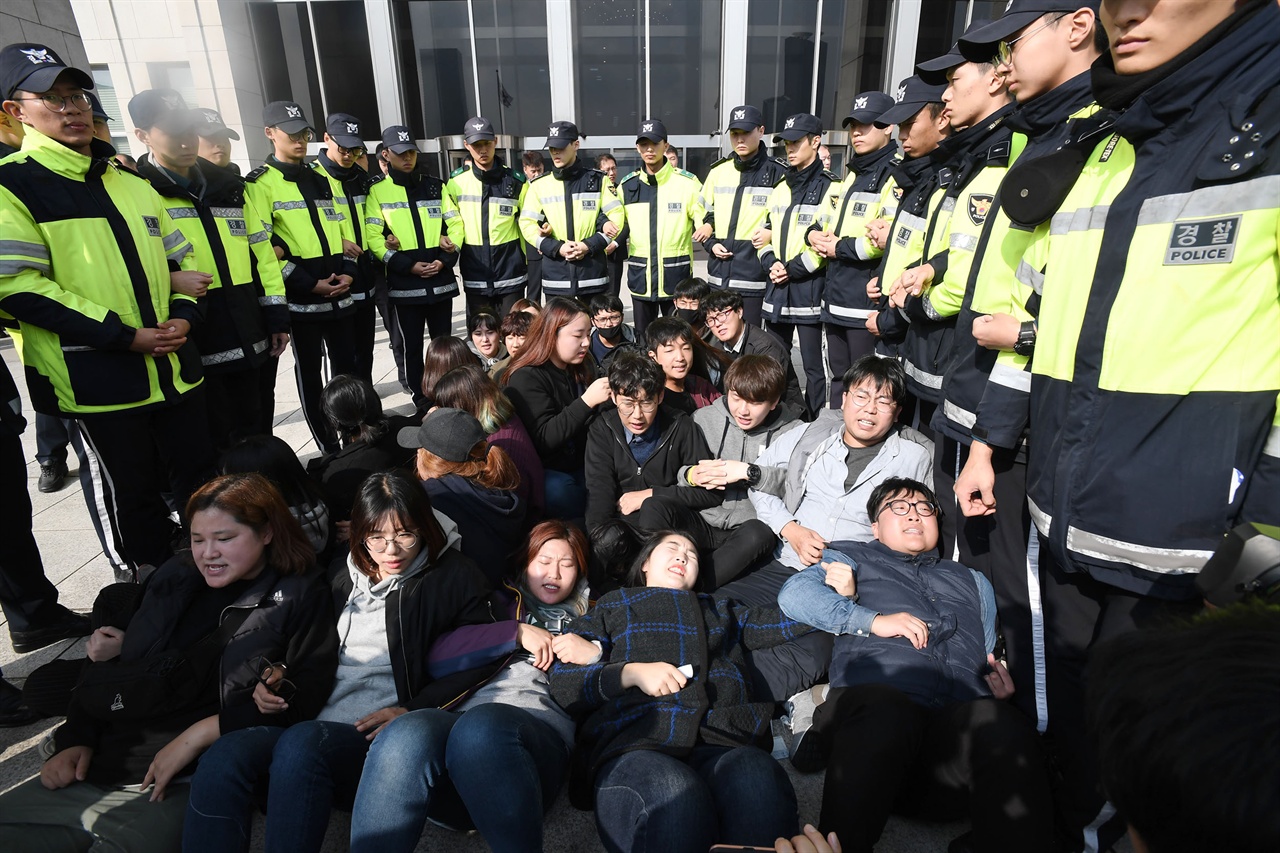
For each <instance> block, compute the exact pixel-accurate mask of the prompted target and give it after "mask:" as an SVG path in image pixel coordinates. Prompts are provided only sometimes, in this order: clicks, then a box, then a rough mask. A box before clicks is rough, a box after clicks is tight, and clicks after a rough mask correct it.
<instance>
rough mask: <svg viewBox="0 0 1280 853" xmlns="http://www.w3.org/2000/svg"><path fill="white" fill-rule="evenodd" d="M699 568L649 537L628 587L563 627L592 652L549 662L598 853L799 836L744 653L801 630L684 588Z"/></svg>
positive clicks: (666, 852)
mask: <svg viewBox="0 0 1280 853" xmlns="http://www.w3.org/2000/svg"><path fill="white" fill-rule="evenodd" d="M698 571H699V562H698V549H697V546H696V545H695V544H694V542H693V541H692V540H690V539H689V538H688V537H686V536H684V535H683V534H680V533H675V532H672V531H661V532H658V533H656V534H654V535H653V536H652V538H651V539H650V541H649V542H648V543H647V544H646V545H645V547H644V549H643V550H642V551H641V553H640V554H639V556H638V557H637V558H636V560H635V563H634V568H633V571H632V576H631V585H630V587H629V588H625V589H619V590H615V591H613V592H610V593H608V594H607V595H605V596H603V597H602V598H601V599H600V600H599V601H598V602H597V604H596V606H595V608H593V609H592V610H591V611H590V612H589V613H587V615H585V616H583V617H580V618H578V619H576V620H574V623H573V625H572V626H571V627H570V631H571V632H572V633H574V634H578V635H580V636H582V637H585V638H586V639H588V640H593V641H596V642H599V643H600V644H601V650H602V657H601V659H600V660H599V661H597V662H594V663H590V664H585V665H583V664H569V663H557V664H556V665H555V666H554V667H553V668H552V670H551V692H552V695H553V696H554V697H555V699H556V701H557V702H559V703H560V705H561V706H563V707H564V708H565V710H567V711H568V712H569V713H570V714H571V715H573V716H574V718H575V719H577V720H578V721H579V732H578V760H576V761H575V763H574V766H573V768H572V769H571V771H570V780H569V794H570V798H571V799H572V801H573V802H574V804H575V805H577V806H578V807H579V808H592V807H594V809H595V814H596V827H597V829H598V830H599V833H600V838H601V840H602V841H603V842H604V845H605V848H606V849H607V850H609V851H622V850H628V851H655V853H656V852H657V851H662V853H682V852H683V851H690V853H693V852H694V851H696V853H704V851H706V850H708V849H709V848H710V847H711V845H712V844H713V843H716V842H724V843H732V844H752V845H757V846H765V845H772V844H773V841H774V839H776V838H778V837H779V836H791V835H793V834H794V833H795V831H796V824H797V815H796V798H795V792H794V791H793V790H792V787H791V782H790V780H789V779H788V778H787V774H786V773H785V771H783V769H782V767H781V766H780V765H779V764H778V763H777V762H776V761H774V759H773V758H772V757H771V756H770V754H769V752H768V748H769V743H770V738H769V720H770V717H771V716H772V704H771V703H769V702H761V701H759V699H758V698H757V697H756V696H754V695H753V694H752V688H751V679H750V678H749V677H748V676H747V674H746V672H745V668H744V655H745V653H746V652H747V650H750V649H761V648H765V647H769V646H775V645H777V644H780V643H785V642H786V641H788V640H790V639H793V638H794V637H796V636H799V635H800V634H801V633H803V632H806V631H808V630H809V629H808V628H807V627H806V626H803V625H800V624H798V623H795V622H792V621H791V620H789V619H786V618H785V617H783V616H782V614H781V613H780V612H779V611H778V610H777V608H760V609H747V608H745V607H741V606H739V605H737V604H734V603H733V602H730V601H726V600H724V599H721V598H718V597H717V598H712V597H711V596H709V595H699V594H695V593H693V592H692V591H691V590H693V588H694V587H695V585H696V584H697V580H698ZM762 747H763V748H762Z"/></svg>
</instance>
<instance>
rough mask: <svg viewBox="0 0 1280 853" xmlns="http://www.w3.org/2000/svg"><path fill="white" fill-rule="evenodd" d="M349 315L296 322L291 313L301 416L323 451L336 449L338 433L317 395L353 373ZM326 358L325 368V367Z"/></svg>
mask: <svg viewBox="0 0 1280 853" xmlns="http://www.w3.org/2000/svg"><path fill="white" fill-rule="evenodd" d="M353 330H354V326H353V322H352V318H351V316H350V315H348V316H346V317H341V318H329V319H325V320H303V321H299V319H298V315H297V314H295V315H294V316H293V332H292V337H291V338H290V343H292V344H293V361H294V364H293V372H294V376H295V378H296V379H297V382H298V398H299V399H300V400H301V402H302V415H303V417H304V418H306V421H307V427H308V428H309V429H310V430H311V437H312V438H314V439H315V441H316V446H317V447H319V448H320V450H321V451H322V452H324V453H337V452H338V436H337V434H336V433H335V432H334V431H333V427H332V426H330V425H329V421H328V419H327V418H326V417H325V416H324V410H323V409H322V408H321V407H320V394H321V392H322V391H323V390H324V386H325V384H326V383H327V382H328V381H329V380H330V379H332V378H333V377H335V376H338V375H340V374H346V375H348V376H354V375H355V371H356V359H355V338H354V337H353ZM326 361H327V362H328V365H327V366H328V370H326V369H325V368H326Z"/></svg>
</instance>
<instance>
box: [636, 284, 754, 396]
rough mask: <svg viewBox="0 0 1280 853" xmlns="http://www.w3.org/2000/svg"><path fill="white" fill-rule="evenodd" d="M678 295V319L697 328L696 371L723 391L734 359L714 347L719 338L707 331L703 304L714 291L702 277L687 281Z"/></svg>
mask: <svg viewBox="0 0 1280 853" xmlns="http://www.w3.org/2000/svg"><path fill="white" fill-rule="evenodd" d="M674 292H675V299H674V301H673V303H672V304H673V305H674V306H675V317H676V318H678V319H680V320H684V321H685V322H686V323H688V324H689V326H690V328H692V329H693V335H694V338H693V372H694V373H696V374H697V375H698V376H701V377H703V378H704V379H706V380H707V381H708V382H710V383H711V384H712V385H713V386H715V387H716V388H717V389H719V388H722V387H723V386H722V384H721V383H722V380H723V379H724V372H725V371H726V370H728V369H729V365H730V364H732V363H733V357H732V356H731V355H730V354H729V353H727V352H725V351H724V350H722V349H720V348H719V347H717V346H714V344H715V340H716V338H715V336H714V335H712V334H711V330H710V329H708V328H707V317H706V312H705V310H704V309H703V307H702V303H703V300H705V299H706V298H707V297H708V296H710V295H711V288H710V286H708V285H707V283H706V282H705V281H703V280H702V279H700V278H686V279H685V280H684V281H682V282H680V283H679V284H677V285H676V289H675V291H674ZM646 334H647V330H646Z"/></svg>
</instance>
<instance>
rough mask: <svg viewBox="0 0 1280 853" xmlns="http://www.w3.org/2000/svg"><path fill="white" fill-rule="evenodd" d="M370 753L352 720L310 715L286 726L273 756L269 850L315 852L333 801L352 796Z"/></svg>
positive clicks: (342, 801) (345, 801) (269, 852)
mask: <svg viewBox="0 0 1280 853" xmlns="http://www.w3.org/2000/svg"><path fill="white" fill-rule="evenodd" d="M386 733H387V730H386V729H383V730H382V732H381V733H380V734H379V735H378V738H379V739H381V738H382V737H383V736H384V735H386ZM368 753H369V741H367V740H365V735H364V734H363V733H362V732H359V731H356V727H355V726H353V725H352V724H351V723H333V722H328V721H322V720H310V721H308V722H305V723H296V724H295V725H293V726H290V727H289V728H287V729H285V731H284V734H282V735H281V736H280V741H279V742H278V743H277V744H276V749H275V754H274V755H273V756H272V758H271V784H270V787H269V789H268V790H269V798H268V808H269V809H270V810H269V812H268V814H267V843H266V849H267V853H308V851H318V850H319V849H320V846H321V845H322V844H323V843H324V833H325V830H326V829H327V828H328V827H329V813H330V812H331V811H332V810H333V807H334V804H335V803H337V804H338V805H341V806H343V807H347V806H350V805H351V801H352V800H353V799H355V793H356V786H357V785H359V783H360V773H361V771H362V770H363V769H364V761H365V756H366V755H368Z"/></svg>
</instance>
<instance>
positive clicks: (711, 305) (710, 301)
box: [698, 289, 742, 313]
mask: <svg viewBox="0 0 1280 853" xmlns="http://www.w3.org/2000/svg"><path fill="white" fill-rule="evenodd" d="M698 308H699V309H701V310H702V312H703V313H715V312H717V311H723V310H725V309H726V308H727V309H729V310H730V311H741V310H742V297H741V296H740V295H738V294H737V293H734V292H733V291H732V290H720V289H715V290H712V291H711V292H710V293H708V294H707V296H706V298H705V299H702V300H699V302H698Z"/></svg>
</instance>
